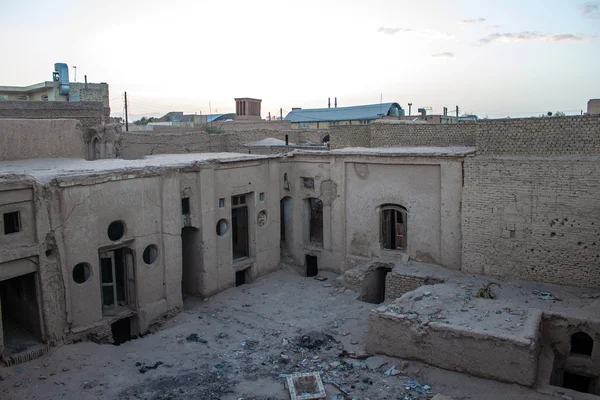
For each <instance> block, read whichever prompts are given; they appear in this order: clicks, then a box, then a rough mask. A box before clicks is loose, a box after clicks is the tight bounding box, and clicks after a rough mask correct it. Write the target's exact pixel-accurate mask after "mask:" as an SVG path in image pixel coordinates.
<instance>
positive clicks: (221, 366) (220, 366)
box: [215, 364, 223, 369]
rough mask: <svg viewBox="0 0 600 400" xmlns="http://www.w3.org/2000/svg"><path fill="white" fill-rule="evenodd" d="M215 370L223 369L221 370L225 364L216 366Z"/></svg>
mask: <svg viewBox="0 0 600 400" xmlns="http://www.w3.org/2000/svg"><path fill="white" fill-rule="evenodd" d="M215 368H216V369H221V368H223V364H215Z"/></svg>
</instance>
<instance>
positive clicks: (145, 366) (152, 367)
mask: <svg viewBox="0 0 600 400" xmlns="http://www.w3.org/2000/svg"><path fill="white" fill-rule="evenodd" d="M162 364H163V362H162V361H157V362H156V363H154V365H144V366H143V367H142V368H140V369H139V371H140V373H142V374H145V373H146V372H148V371H150V370H151V369H156V368H158V366H159V365H162ZM84 389H85V387H84Z"/></svg>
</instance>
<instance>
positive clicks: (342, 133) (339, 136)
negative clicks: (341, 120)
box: [329, 125, 371, 149]
mask: <svg viewBox="0 0 600 400" xmlns="http://www.w3.org/2000/svg"><path fill="white" fill-rule="evenodd" d="M329 133H330V135H329V137H330V146H331V148H332V149H342V148H344V147H371V136H370V125H346V126H332V127H330V128H329Z"/></svg>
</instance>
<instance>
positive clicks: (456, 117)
mask: <svg viewBox="0 0 600 400" xmlns="http://www.w3.org/2000/svg"><path fill="white" fill-rule="evenodd" d="M456 122H458V106H456Z"/></svg>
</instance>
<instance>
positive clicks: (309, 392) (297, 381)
mask: <svg viewBox="0 0 600 400" xmlns="http://www.w3.org/2000/svg"><path fill="white" fill-rule="evenodd" d="M286 381H287V386H288V390H289V392H290V398H291V400H312V399H323V398H325V397H327V394H326V393H325V388H324V387H323V381H322V380H321V375H320V374H319V373H318V372H309V373H298V374H291V375H288V376H286ZM336 387H337V386H336Z"/></svg>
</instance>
